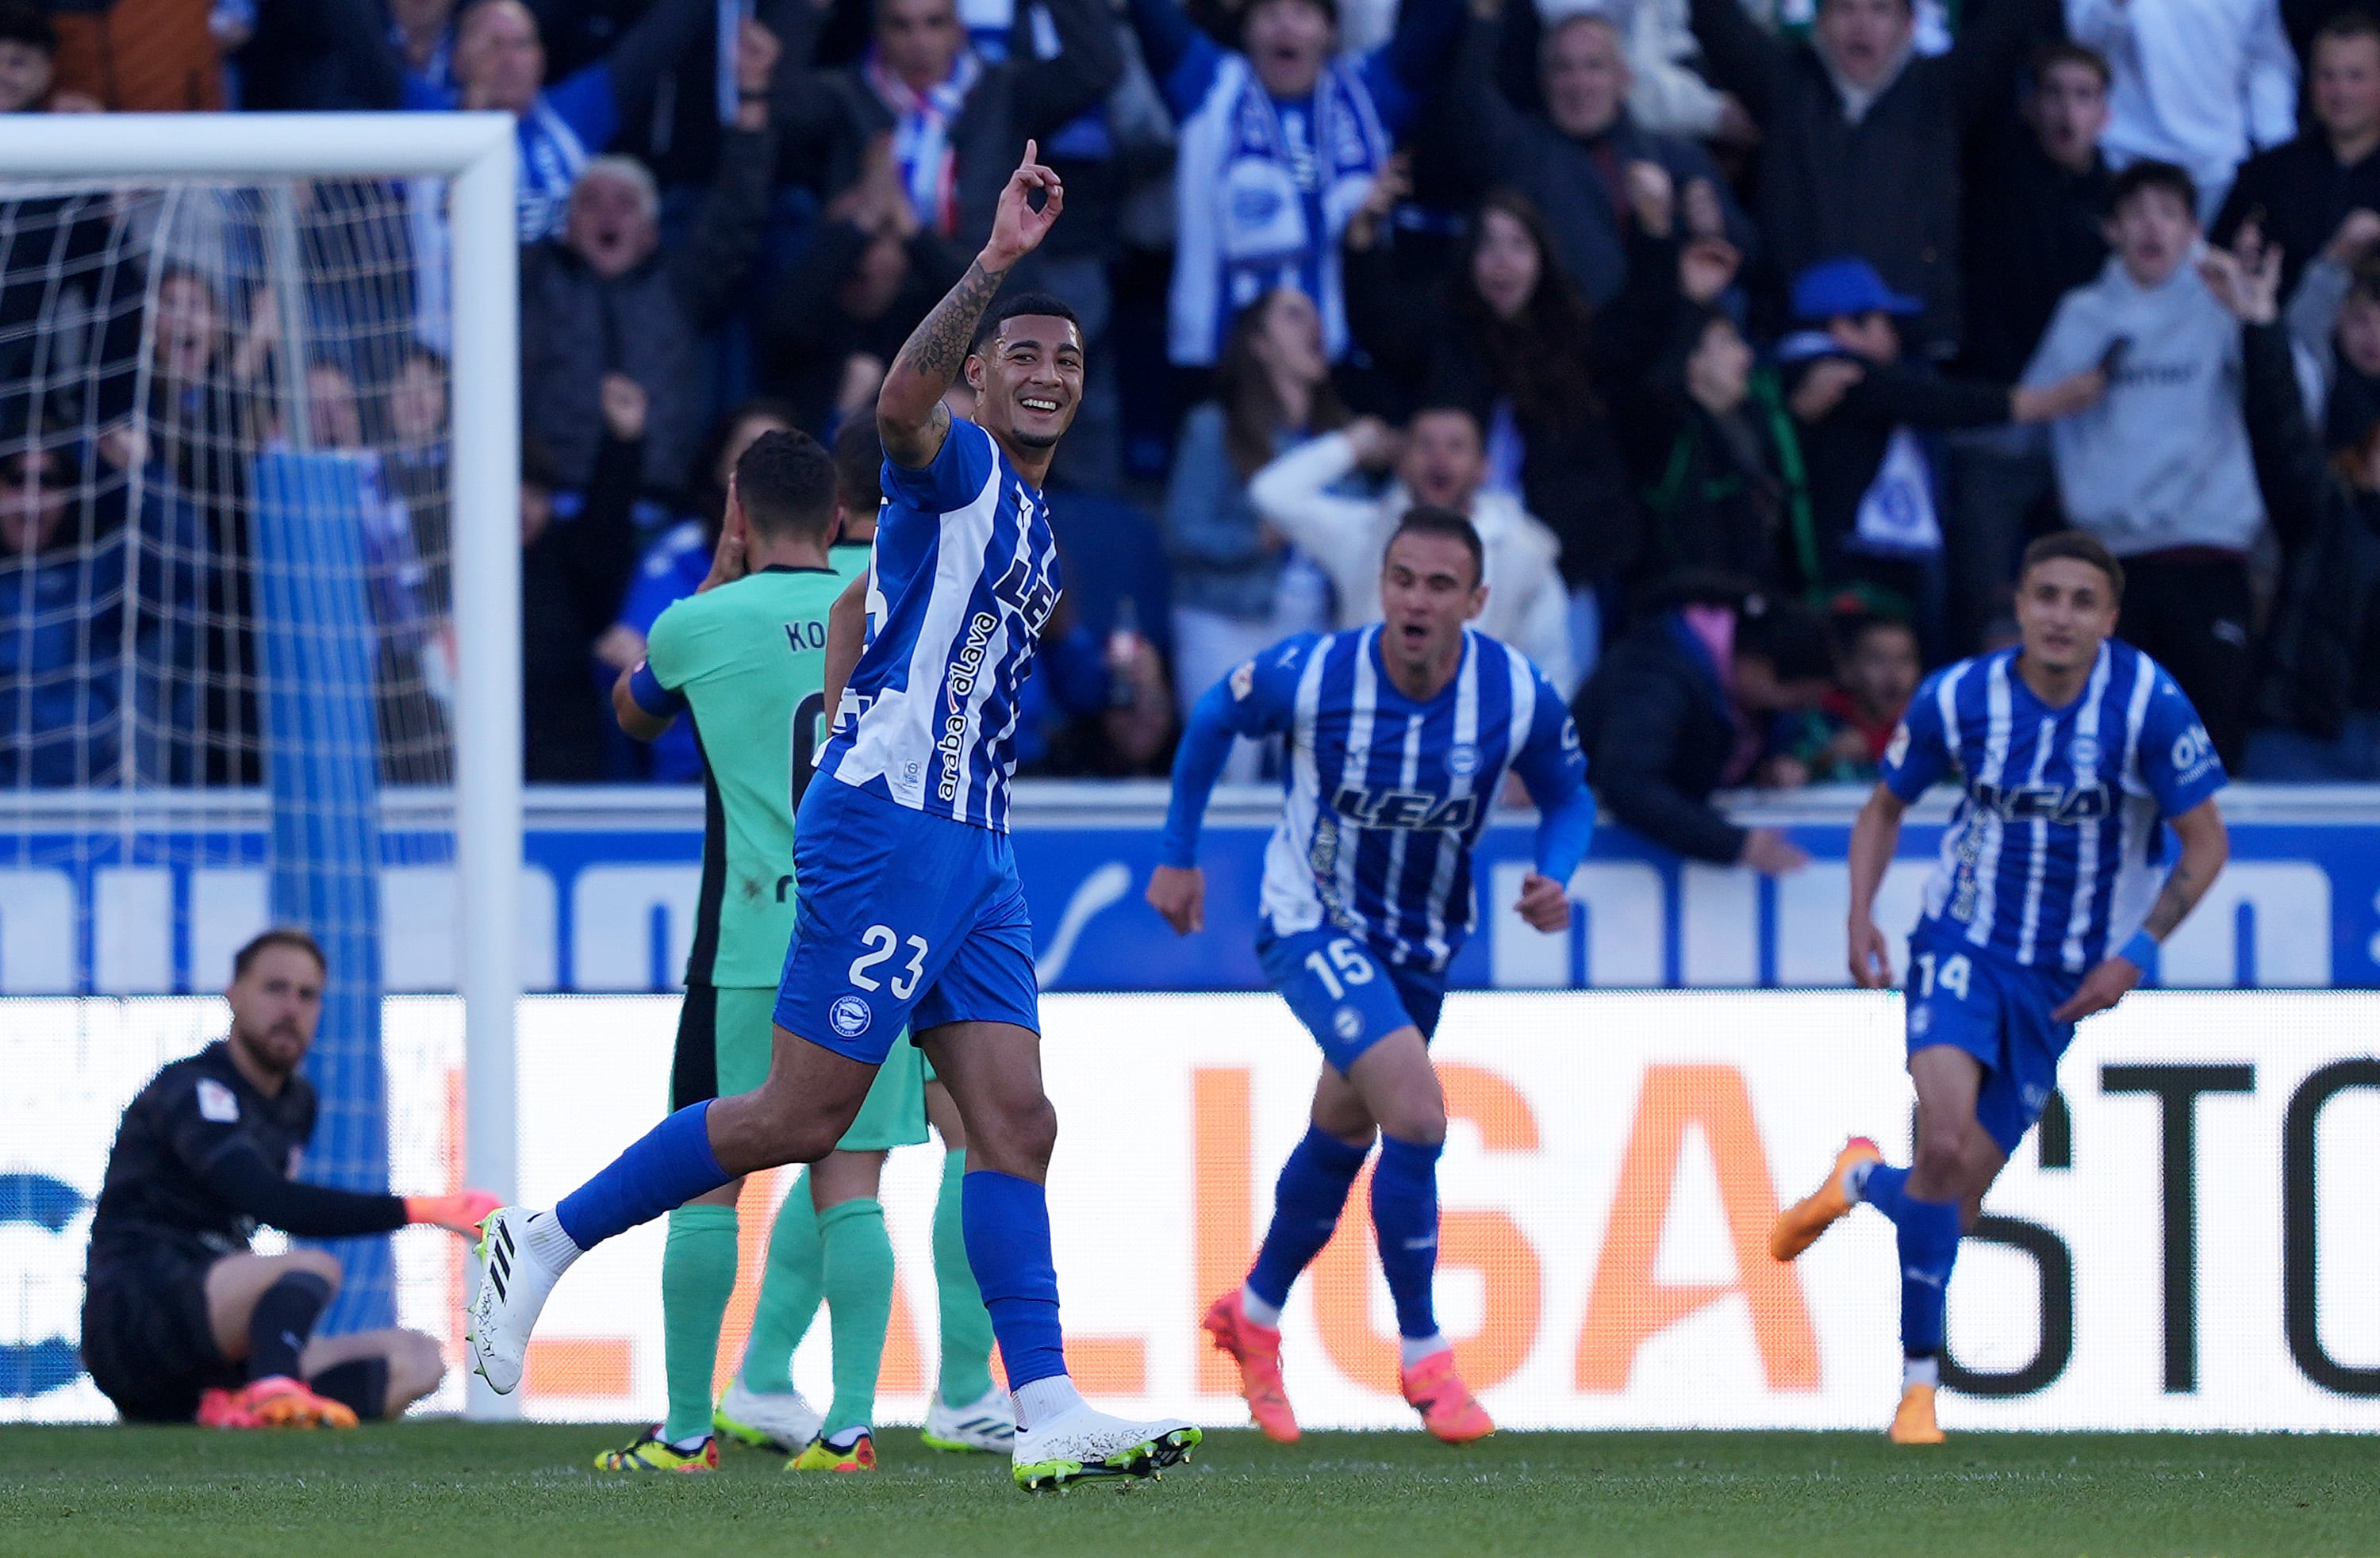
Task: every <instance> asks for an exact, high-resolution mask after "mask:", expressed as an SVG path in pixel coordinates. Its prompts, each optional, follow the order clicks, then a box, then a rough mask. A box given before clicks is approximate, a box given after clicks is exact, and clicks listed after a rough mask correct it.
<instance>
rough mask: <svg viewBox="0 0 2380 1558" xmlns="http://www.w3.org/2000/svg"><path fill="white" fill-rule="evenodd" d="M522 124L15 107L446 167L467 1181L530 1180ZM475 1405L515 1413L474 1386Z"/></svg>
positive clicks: (330, 174)
mask: <svg viewBox="0 0 2380 1558" xmlns="http://www.w3.org/2000/svg"><path fill="white" fill-rule="evenodd" d="M517 155H518V153H517V151H516V127H515V123H514V119H513V116H511V115H509V114H499V113H447V114H410V113H408V114H10V115H6V116H0V170H5V174H6V176H8V177H12V178H80V179H90V180H93V181H98V180H137V179H142V178H159V179H172V178H220V179H226V180H255V181H264V180H270V179H285V178H406V177H443V178H445V179H448V180H449V181H450V183H449V185H448V190H449V195H448V216H449V225H450V231H451V236H452V244H451V250H450V252H451V254H452V256H453V266H454V272H453V288H452V296H453V299H454V303H453V316H454V343H453V351H452V353H451V355H450V359H449V374H448V382H449V383H450V385H451V390H450V398H449V402H448V416H449V419H450V420H451V423H452V439H453V453H452V456H451V460H450V465H449V469H450V472H451V489H452V503H453V514H454V523H453V526H452V529H451V531H450V535H451V538H452V539H451V541H450V542H449V547H450V557H451V560H452V564H453V570H454V591H455V593H454V625H455V652H456V660H457V663H458V664H459V665H460V666H461V668H462V669H461V674H460V675H459V676H457V677H456V678H455V683H456V685H455V715H454V736H455V783H454V817H455V901H456V914H455V940H456V947H455V968H456V971H457V979H456V981H455V982H456V990H457V993H459V994H460V995H461V996H462V999H463V1033H464V1039H463V1065H464V1077H465V1087H464V1093H465V1100H466V1102H465V1114H464V1132H463V1135H464V1140H463V1169H464V1177H465V1182H466V1183H468V1184H470V1185H472V1186H475V1187H479V1188H481V1189H484V1190H488V1191H490V1192H492V1193H493V1194H494V1195H496V1196H498V1197H499V1198H501V1199H504V1200H507V1201H509V1200H511V1199H513V1198H514V1196H515V1194H516V1191H517V1188H518V1187H517V1183H516V1181H517V1167H518V1131H517V1126H516V1111H515V1107H514V1104H515V1065H516V1063H515V1054H514V1023H515V1017H516V1011H517V1007H518V1004H519V1000H520V993H521V990H520V958H519V946H518V941H519V914H518V897H519V883H520V871H521V837H522V824H521V761H522V752H521V739H522V734H521V663H520V631H521V627H520V624H521V613H520V579H521V567H520V540H519V538H520V519H519V515H518V512H517V504H518V488H519V481H520V343H519V329H520V302H519V247H518V237H517V236H516V235H517V231H518V219H517V217H516V214H515V201H516V188H515V187H516V171H515V169H516V156H517ZM515 1402H516V1398H515V1399H514V1400H506V1399H505V1398H502V1397H499V1396H496V1395H495V1394H493V1393H492V1392H490V1391H489V1390H487V1389H486V1387H485V1384H484V1382H481V1381H480V1380H478V1379H476V1378H473V1379H471V1380H469V1381H468V1391H467V1394H466V1406H465V1413H466V1415H467V1416H469V1417H474V1418H495V1417H510V1416H515V1415H516V1413H517V1406H516V1405H515Z"/></svg>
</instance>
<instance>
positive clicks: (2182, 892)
mask: <svg viewBox="0 0 2380 1558" xmlns="http://www.w3.org/2000/svg"><path fill="white" fill-rule="evenodd" d="M2206 885H2207V884H2206V883H2205V882H2200V881H2199V880H2198V879H2197V878H2196V877H2194V876H2192V874H2191V871H2190V868H2189V867H2188V866H2187V865H2184V864H2182V863H2181V862H2180V861H2176V862H2175V863H2174V868H2173V870H2172V871H2171V873H2170V874H2168V876H2167V877H2166V879H2165V885H2164V886H2163V887H2161V888H2159V889H2158V890H2157V896H2156V902H2155V904H2153V905H2151V906H2150V908H2149V917H2148V919H2145V920H2143V922H2142V924H2141V929H2143V930H2144V931H2147V932H2148V933H2149V934H2150V935H2152V936H2155V938H2156V939H2157V940H2159V941H2163V940H2165V939H2166V937H2167V936H2168V935H2169V934H2171V933H2172V931H2173V928H2174V927H2175V926H2177V925H2179V924H2180V923H2181V922H2182V920H2183V919H2186V918H2188V917H2189V914H2190V911H2191V910H2192V909H2193V908H2195V907H2198V900H2199V896H2200V895H2202V894H2204V892H2205V891H2206Z"/></svg>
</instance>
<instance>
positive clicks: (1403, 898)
mask: <svg viewBox="0 0 2380 1558" xmlns="http://www.w3.org/2000/svg"><path fill="white" fill-rule="evenodd" d="M1482 564H1483V557H1482V553H1481V549H1480V543H1479V534H1478V532H1477V531H1476V530H1475V529H1472V526H1471V521H1470V520H1468V519H1466V518H1464V517H1463V516H1461V515H1459V514H1456V513H1453V512H1452V511H1451V510H1448V509H1442V508H1430V507H1426V506H1425V507H1419V508H1415V509H1412V510H1410V511H1408V512H1407V513H1406V515H1405V517H1404V519H1403V522H1402V523H1400V524H1399V526H1398V527H1397V529H1396V532H1395V534H1394V535H1392V536H1391V537H1390V540H1389V546H1388V553H1387V556H1386V557H1385V559H1384V560H1383V564H1382V566H1381V569H1380V603H1381V605H1382V607H1383V608H1384V610H1385V613H1386V620H1384V621H1383V622H1381V623H1380V624H1379V625H1378V626H1376V627H1362V628H1354V629H1350V630H1349V631H1346V632H1343V633H1337V634H1332V635H1330V636H1329V637H1327V638H1323V637H1317V636H1315V635H1313V634H1302V635H1300V636H1298V637H1296V638H1293V639H1285V640H1283V641H1282V642H1281V643H1279V644H1277V645H1275V646H1273V647H1272V648H1270V649H1269V650H1267V651H1264V652H1263V653H1262V654H1260V655H1258V656H1257V658H1256V659H1254V660H1251V661H1249V662H1248V663H1245V664H1244V665H1242V666H1241V667H1240V668H1239V669H1238V670H1236V671H1233V673H1232V674H1231V676H1229V677H1227V678H1226V679H1225V680H1224V681H1223V682H1221V683H1220V684H1218V685H1217V686H1216V687H1215V688H1213V689H1211V690H1210V691H1208V694H1207V695H1206V697H1204V698H1202V699H1200V700H1198V706H1197V708H1196V711H1195V712H1193V713H1192V714H1191V716H1190V724H1189V728H1188V729H1187V730H1186V731H1185V732H1184V735H1183V737H1182V746H1181V749H1180V751H1179V752H1178V753H1177V754H1176V756H1175V758H1174V762H1173V804H1172V810H1171V812H1170V813H1169V814H1168V816H1167V818H1166V822H1165V840H1164V845H1163V859H1164V863H1163V864H1162V865H1160V866H1159V867H1158V868H1157V870H1156V871H1155V872H1154V873H1153V874H1152V875H1151V876H1150V878H1149V883H1148V901H1149V903H1150V904H1151V905H1153V906H1154V907H1156V909H1157V911H1158V912H1159V913H1160V914H1162V915H1163V916H1164V917H1165V919H1166V921H1167V923H1169V924H1171V925H1172V927H1173V929H1174V930H1175V931H1178V932H1181V933H1183V934H1185V935H1186V934H1188V933H1189V932H1190V931H1196V930H1198V929H1200V928H1201V926H1202V925H1203V924H1204V923H1205V919H1206V894H1207V882H1206V876H1205V874H1204V873H1203V872H1201V871H1200V870H1199V869H1198V866H1197V863H1196V861H1197V845H1198V826H1199V822H1200V819H1201V818H1202V817H1203V816H1204V815H1205V812H1206V809H1207V797H1208V792H1209V791H1211V790H1212V789H1213V788H1214V785H1215V779H1216V776H1217V775H1218V774H1219V773H1221V772H1222V767H1223V762H1224V760H1225V759H1226V758H1227V757H1229V756H1230V754H1231V749H1232V741H1233V737H1234V736H1259V737H1260V736H1270V735H1273V734H1276V733H1278V734H1281V735H1283V736H1287V737H1288V738H1289V751H1290V771H1289V774H1288V777H1287V780H1286V784H1285V786H1284V787H1285V788H1286V790H1287V792H1288V804H1287V805H1286V807H1285V808H1284V809H1283V810H1282V814H1281V826H1280V827H1279V828H1278V829H1277V830H1276V831H1275V832H1274V834H1273V836H1272V843H1271V845H1270V846H1269V848H1268V849H1267V850H1266V852H1265V873H1264V897H1263V919H1262V930H1261V931H1259V932H1258V936H1257V955H1258V957H1259V958H1260V959H1261V960H1262V961H1263V964H1264V969H1265V974H1266V977H1267V978H1269V979H1270V980H1271V981H1272V984H1273V988H1274V989H1276V990H1278V991H1280V992H1281V996H1282V998H1283V999H1284V1000H1286V1001H1287V1002H1288V1003H1289V1004H1290V1009H1291V1010H1292V1011H1293V1012H1295V1013H1296V1014H1297V1017H1298V1020H1299V1021H1301V1022H1303V1023H1304V1024H1305V1026H1306V1028H1307V1029H1308V1030H1310V1031H1311V1032H1312V1033H1313V1035H1314V1038H1315V1041H1317V1042H1318V1043H1319V1044H1320V1045H1321V1046H1322V1058H1323V1062H1324V1065H1323V1069H1322V1077H1321V1080H1320V1081H1318V1083H1316V1085H1315V1089H1314V1113H1313V1125H1312V1126H1311V1128H1309V1129H1308V1130H1307V1132H1306V1133H1305V1139H1304V1140H1303V1141H1301V1142H1299V1143H1298V1145H1297V1148H1296V1150H1293V1152H1291V1154H1290V1156H1289V1162H1287V1163H1286V1164H1284V1165H1283V1166H1282V1168H1281V1180H1280V1183H1279V1184H1278V1186H1277V1187H1275V1190H1274V1197H1273V1218H1272V1225H1271V1227H1270V1228H1269V1229H1268V1230H1267V1231H1266V1234H1265V1238H1264V1244H1263V1246H1262V1248H1259V1249H1258V1250H1257V1259H1256V1265H1255V1267H1254V1269H1253V1270H1251V1271H1250V1272H1248V1277H1247V1281H1246V1283H1245V1284H1243V1285H1242V1286H1241V1287H1240V1288H1239V1289H1237V1290H1236V1291H1234V1292H1231V1293H1227V1294H1225V1295H1223V1296H1221V1297H1220V1298H1218V1299H1216V1300H1215V1303H1214V1307H1213V1308H1209V1309H1208V1311H1207V1320H1206V1327H1207V1330H1208V1332H1209V1333H1211V1334H1212V1335H1213V1337H1214V1342H1215V1345H1217V1346H1218V1347H1220V1348H1221V1349H1222V1350H1223V1351H1224V1352H1227V1353H1229V1354H1231V1355H1232V1357H1233V1358H1235V1359H1237V1360H1238V1363H1239V1366H1240V1381H1241V1391H1242V1394H1245V1396H1246V1397H1247V1401H1248V1411H1249V1414H1250V1415H1251V1416H1252V1417H1254V1418H1256V1421H1257V1427H1258V1428H1261V1429H1262V1430H1264V1431H1265V1433H1266V1434H1267V1436H1269V1438H1272V1439H1275V1440H1279V1441H1281V1442H1283V1443H1288V1442H1291V1441H1293V1440H1295V1439H1296V1438H1297V1418H1296V1415H1295V1414H1294V1413H1293V1412H1292V1411H1291V1409H1290V1405H1289V1398H1288V1395H1287V1394H1286V1393H1285V1392H1284V1391H1283V1389H1282V1386H1281V1306H1282V1305H1283V1304H1285V1303H1287V1302H1288V1301H1289V1288H1290V1284H1292V1283H1293V1282H1295V1281H1296V1280H1297V1274H1298V1273H1299V1272H1302V1271H1304V1270H1305V1268H1306V1266H1307V1265H1308V1264H1309V1263H1310V1262H1311V1261H1312V1260H1314V1258H1315V1257H1316V1256H1317V1255H1318V1254H1319V1253H1321V1250H1322V1247H1323V1246H1324V1245H1326V1244H1328V1243H1329V1242H1330V1235H1331V1234H1332V1232H1333V1231H1334V1230H1336V1229H1337V1227H1338V1225H1339V1213H1340V1210H1341V1208H1342V1207H1343V1206H1344V1205H1345V1204H1346V1201H1347V1192H1348V1190H1349V1188H1350V1187H1352V1186H1353V1185H1354V1180H1355V1175H1356V1173H1357V1171H1358V1170H1360V1169H1361V1168H1362V1167H1363V1166H1364V1160H1365V1159H1366V1157H1367V1156H1368V1155H1369V1154H1370V1152H1371V1149H1372V1139H1373V1138H1374V1136H1375V1135H1378V1137H1379V1138H1380V1162H1379V1165H1378V1167H1377V1168H1376V1169H1374V1170H1373V1173H1372V1225H1373V1229H1374V1232H1375V1234H1376V1235H1377V1237H1378V1246H1379V1252H1380V1269H1381V1271H1382V1272H1384V1273H1385V1274H1386V1275H1387V1277H1388V1281H1389V1292H1390V1296H1392V1297H1393V1298H1394V1299H1395V1300H1396V1310H1397V1331H1398V1333H1399V1335H1400V1337H1401V1342H1400V1348H1399V1350H1400V1354H1401V1358H1402V1363H1403V1369H1402V1375H1403V1389H1404V1397H1405V1400H1407V1401H1408V1402H1410V1403H1412V1404H1413V1406H1415V1409H1416V1410H1418V1411H1419V1412H1420V1413H1421V1418H1422V1423H1423V1426H1424V1427H1426V1428H1427V1429H1428V1430H1429V1431H1430V1432H1431V1433H1433V1434H1436V1435H1437V1436H1438V1437H1439V1438H1440V1439H1442V1440H1445V1441H1446V1442H1449V1443H1451V1444H1462V1443H1467V1442H1470V1441H1472V1440H1475V1439H1477V1438H1479V1437H1481V1436H1482V1435H1484V1434H1488V1433H1490V1432H1492V1431H1494V1429H1495V1424H1494V1423H1492V1422H1490V1421H1489V1420H1488V1414H1487V1412H1486V1411H1485V1410H1484V1409H1483V1408H1482V1407H1481V1406H1480V1405H1479V1403H1478V1402H1477V1401H1476V1400H1475V1399H1474V1398H1473V1396H1472V1394H1471V1392H1470V1390H1469V1389H1468V1388H1466V1387H1465V1386H1464V1384H1463V1381H1462V1378H1461V1377H1460V1376H1459V1375H1458V1374H1457V1373H1456V1372H1455V1368H1454V1354H1453V1351H1452V1349H1451V1347H1450V1346H1449V1345H1448V1344H1447V1341H1446V1338H1445V1337H1444V1336H1442V1335H1440V1334H1439V1329H1438V1319H1437V1314H1436V1310H1435V1308H1433V1305H1432V1301H1431V1292H1430V1288H1431V1279H1432V1275H1433V1272H1435V1269H1436V1267H1437V1263H1438V1159H1439V1152H1440V1151H1441V1150H1443V1149H1444V1147H1445V1142H1446V1099H1445V1095H1444V1094H1443V1093H1442V1092H1441V1091H1440V1090H1439V1081H1438V1073H1437V1070H1436V1069H1435V1068H1434V1067H1433V1066H1432V1065H1430V1059H1429V1050H1428V1044H1429V1040H1430V1037H1431V1035H1432V1034H1433V1033H1434V1032H1436V1030H1437V1028H1438V1016H1439V1007H1440V1006H1441V1005H1442V1004H1444V1002H1445V999H1446V966H1447V963H1448V961H1449V960H1450V959H1451V958H1452V957H1453V956H1454V955H1455V953H1456V952H1457V951H1458V950H1459V949H1460V948H1461V947H1462V945H1463V942H1464V940H1465V939H1466V938H1467V937H1468V936H1469V934H1470V931H1471V925H1472V919H1473V912H1474V907H1473V895H1472V890H1471V851H1472V846H1474V845H1475V844H1476V843H1477V842H1478V839H1479V833H1480V830H1481V829H1482V828H1483V827H1485V826H1486V825H1487V821H1488V809H1489V808H1491V807H1493V806H1494V805H1495V804H1496V797H1497V796H1498V794H1499V793H1500V791H1501V789H1502V788H1503V784H1504V775H1505V774H1506V773H1508V772H1510V773H1518V774H1519V775H1520V776H1521V779H1522V782H1523V783H1524V784H1525V785H1527V786H1528V790H1529V795H1530V797H1531V798H1532V799H1534V800H1535V801H1536V804H1537V808H1538V809H1539V811H1540V812H1541V813H1542V814H1543V820H1542V821H1541V822H1539V823H1538V826H1537V838H1536V870H1534V871H1532V872H1531V873H1530V874H1529V875H1528V876H1527V877H1525V878H1524V880H1523V882H1522V884H1521V897H1520V904H1519V910H1520V914H1521V917H1522V918H1523V919H1525V920H1527V921H1528V923H1529V924H1531V925H1533V926H1535V927H1536V929H1538V930H1539V931H1548V932H1550V931H1560V930H1562V929H1564V928H1565V927H1567V926H1568V925H1569V924H1570V899H1569V896H1568V895H1567V893H1566V891H1565V886H1566V884H1567V883H1568V882H1569V881H1570V878H1571V873H1572V872H1573V871H1574V870H1577V869H1578V864H1579V861H1580V860H1581V859H1582V858H1584V857H1585V854H1586V846H1587V841H1588V839H1589V838H1590V837H1591V836H1592V834H1593V833H1594V831H1595V802H1594V799H1593V797H1590V796H1589V794H1588V793H1587V789H1586V785H1585V773H1586V761H1585V758H1584V757H1583V756H1582V755H1581V754H1580V751H1579V742H1578V731H1577V729H1576V728H1575V727H1574V726H1573V724H1571V720H1570V714H1569V712H1568V711H1567V710H1565V709H1564V708H1563V707H1562V701H1561V695H1560V693H1558V692H1556V691H1555V690H1554V688H1553V685H1552V684H1551V683H1550V682H1548V680H1547V679H1546V676H1545V673H1543V672H1542V671H1539V670H1538V669H1537V668H1536V666H1535V665H1532V664H1531V663H1529V662H1528V660H1527V659H1526V658H1524V656H1523V655H1522V654H1521V653H1520V651H1517V650H1513V649H1510V648H1508V647H1506V646H1505V645H1503V644H1500V643H1498V642H1497V641H1496V640H1495V639H1490V638H1488V637H1486V636H1485V635H1483V634H1479V633H1476V632H1474V631H1472V630H1471V629H1470V628H1468V627H1465V626H1464V624H1465V623H1466V622H1468V621H1469V620H1470V619H1471V618H1473V617H1475V616H1477V615H1479V613H1480V610H1481V608H1483V607H1484V606H1485V605H1486V604H1487V603H1488V590H1487V587H1486V586H1485V585H1483V584H1482V583H1481V582H1480V575H1481V571H1482Z"/></svg>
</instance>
